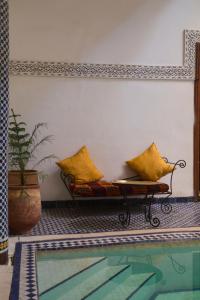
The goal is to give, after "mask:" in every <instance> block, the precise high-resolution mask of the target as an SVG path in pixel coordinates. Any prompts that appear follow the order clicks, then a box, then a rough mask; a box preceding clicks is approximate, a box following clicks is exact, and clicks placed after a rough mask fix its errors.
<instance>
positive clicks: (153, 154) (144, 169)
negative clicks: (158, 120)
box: [127, 143, 173, 181]
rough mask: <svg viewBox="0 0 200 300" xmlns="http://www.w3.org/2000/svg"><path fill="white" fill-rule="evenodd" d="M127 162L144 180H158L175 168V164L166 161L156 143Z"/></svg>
mask: <svg viewBox="0 0 200 300" xmlns="http://www.w3.org/2000/svg"><path fill="white" fill-rule="evenodd" d="M127 164H128V165H129V166H130V167H131V168H132V169H133V170H134V171H135V172H136V173H137V174H138V175H139V176H140V177H141V179H142V180H150V181H157V180H158V179H160V178H161V177H162V176H164V175H166V174H168V173H170V172H172V170H173V165H170V164H168V163H166V162H165V161H164V159H163V158H162V157H161V156H160V153H159V151H158V149H157V147H156V145H155V144H154V143H153V144H152V145H151V146H150V147H149V148H148V149H147V150H145V151H144V152H143V153H142V154H141V155H139V156H137V157H135V158H133V159H131V160H129V161H127Z"/></svg>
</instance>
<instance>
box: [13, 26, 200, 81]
mask: <svg viewBox="0 0 200 300" xmlns="http://www.w3.org/2000/svg"><path fill="white" fill-rule="evenodd" d="M197 42H200V31H199V30H185V31H184V58H183V65H182V66H143V65H122V64H88V63H87V64H85V63H67V62H44V61H19V60H11V61H10V75H28V76H60V77H72V78H73V77H86V78H105V79H112V78H114V79H117V78H118V79H159V80H161V79H168V80H194V77H195V45H196V43H197Z"/></svg>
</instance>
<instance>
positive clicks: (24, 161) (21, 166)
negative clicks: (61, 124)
mask: <svg viewBox="0 0 200 300" xmlns="http://www.w3.org/2000/svg"><path fill="white" fill-rule="evenodd" d="M19 118H21V115H20V114H15V112H14V110H13V109H11V115H10V116H9V128H8V135H9V153H8V156H9V160H8V161H9V166H10V167H12V168H15V169H17V170H19V171H21V173H22V174H23V172H24V171H25V169H26V166H27V165H28V164H29V163H30V162H31V161H35V159H36V155H34V152H36V151H37V150H38V148H39V147H41V146H43V145H45V144H46V143H50V142H52V138H53V136H52V135H47V136H44V137H42V138H39V135H40V129H42V128H44V127H46V128H47V123H44V122H41V123H38V124H36V125H35V126H34V129H33V131H32V132H31V134H30V133H29V132H27V124H26V123H25V122H23V121H21V120H18V119H19ZM55 158H57V157H56V156H55V155H54V154H50V155H47V156H45V157H43V158H42V159H40V160H39V161H38V162H37V163H36V164H35V165H34V167H33V168H35V167H36V166H38V165H40V164H42V163H44V162H46V161H47V160H49V159H55Z"/></svg>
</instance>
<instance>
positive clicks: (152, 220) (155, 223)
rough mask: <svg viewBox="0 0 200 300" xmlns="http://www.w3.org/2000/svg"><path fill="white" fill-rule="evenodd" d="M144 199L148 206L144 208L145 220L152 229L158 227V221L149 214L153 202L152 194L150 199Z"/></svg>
mask: <svg viewBox="0 0 200 300" xmlns="http://www.w3.org/2000/svg"><path fill="white" fill-rule="evenodd" d="M145 199H146V200H147V201H148V204H147V205H146V206H145V211H144V215H145V220H146V221H147V222H149V223H150V224H151V226H153V227H158V226H159V225H160V220H159V219H158V218H157V217H153V216H152V213H151V205H152V202H153V200H154V194H152V195H151V197H149V198H148V196H147V195H146V197H145Z"/></svg>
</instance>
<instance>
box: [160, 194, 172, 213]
mask: <svg viewBox="0 0 200 300" xmlns="http://www.w3.org/2000/svg"><path fill="white" fill-rule="evenodd" d="M169 196H170V195H168V196H167V197H166V198H165V199H163V200H162V202H161V210H162V212H163V213H164V214H170V212H171V211H172V205H171V204H170V203H169Z"/></svg>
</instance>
